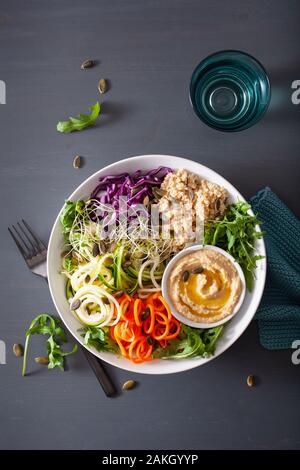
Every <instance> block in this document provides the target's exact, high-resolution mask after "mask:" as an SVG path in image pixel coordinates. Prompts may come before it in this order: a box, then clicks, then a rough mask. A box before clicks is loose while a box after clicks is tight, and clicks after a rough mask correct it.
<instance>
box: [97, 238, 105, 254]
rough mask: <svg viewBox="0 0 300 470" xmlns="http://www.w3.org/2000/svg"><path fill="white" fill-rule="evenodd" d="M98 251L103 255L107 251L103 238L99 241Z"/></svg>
mask: <svg viewBox="0 0 300 470" xmlns="http://www.w3.org/2000/svg"><path fill="white" fill-rule="evenodd" d="M99 251H100V253H101V255H105V253H106V252H107V247H106V244H105V243H104V241H103V240H101V242H100V243H99Z"/></svg>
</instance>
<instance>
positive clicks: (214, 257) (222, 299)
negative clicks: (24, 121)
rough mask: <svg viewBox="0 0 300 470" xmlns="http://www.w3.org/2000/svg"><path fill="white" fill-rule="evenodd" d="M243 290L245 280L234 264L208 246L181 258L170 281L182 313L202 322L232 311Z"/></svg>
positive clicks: (216, 319) (177, 306) (173, 299)
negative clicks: (242, 279)
mask: <svg viewBox="0 0 300 470" xmlns="http://www.w3.org/2000/svg"><path fill="white" fill-rule="evenodd" d="M241 292H242V281H241V278H240V276H239V274H238V272H237V270H236V268H235V267H234V265H233V264H232V263H231V261H230V260H229V259H228V258H226V256H224V255H223V254H221V253H218V252H216V251H213V250H210V249H208V248H207V249H206V248H202V249H199V250H197V251H193V252H190V253H188V254H186V255H185V256H183V257H182V258H180V259H179V260H178V262H177V263H176V264H175V266H174V269H173V271H172V272H171V275H170V277H169V281H168V293H169V296H170V299H171V300H172V303H173V305H174V307H175V308H176V310H177V311H178V313H180V314H181V315H183V316H184V317H186V318H188V319H189V320H192V321H195V322H201V323H214V322H217V321H219V320H222V319H223V318H225V317H227V316H229V315H231V314H232V312H233V310H234V308H235V306H236V304H237V302H238V300H239V297H240V295H241Z"/></svg>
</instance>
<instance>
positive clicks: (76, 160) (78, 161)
mask: <svg viewBox="0 0 300 470" xmlns="http://www.w3.org/2000/svg"><path fill="white" fill-rule="evenodd" d="M80 167H81V157H80V155H76V157H74V159H73V168H75V170H78V168H80Z"/></svg>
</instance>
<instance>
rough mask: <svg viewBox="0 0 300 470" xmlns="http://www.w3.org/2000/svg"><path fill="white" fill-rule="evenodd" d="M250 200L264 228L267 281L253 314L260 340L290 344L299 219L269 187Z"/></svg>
mask: <svg viewBox="0 0 300 470" xmlns="http://www.w3.org/2000/svg"><path fill="white" fill-rule="evenodd" d="M250 202H251V205H252V208H253V211H254V212H255V213H258V217H259V219H260V220H262V221H263V225H262V229H263V230H264V231H265V232H266V235H265V237H264V239H265V243H266V249H267V265H268V268H267V281H266V287H265V291H264V294H263V298H262V301H261V304H260V306H259V308H258V311H257V313H256V316H255V318H256V319H257V320H258V326H259V336H260V342H261V344H262V345H263V346H264V347H265V348H267V349H286V348H290V347H291V345H292V342H293V341H294V340H296V339H300V242H299V240H300V220H298V219H297V218H296V217H295V215H294V214H293V213H292V212H291V211H290V209H288V208H287V206H286V205H285V204H284V203H283V202H282V201H281V200H280V199H279V198H278V196H277V195H276V194H275V193H273V191H272V190H271V189H270V188H265V189H262V190H261V191H259V192H258V193H257V195H256V196H254V197H252V199H251V200H250Z"/></svg>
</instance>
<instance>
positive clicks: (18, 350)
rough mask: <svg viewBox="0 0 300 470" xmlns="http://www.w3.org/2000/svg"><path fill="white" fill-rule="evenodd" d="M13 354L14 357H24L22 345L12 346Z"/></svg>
mask: <svg viewBox="0 0 300 470" xmlns="http://www.w3.org/2000/svg"><path fill="white" fill-rule="evenodd" d="M13 353H14V355H15V356H16V357H22V356H23V355H24V348H23V346H22V344H14V345H13Z"/></svg>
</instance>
